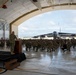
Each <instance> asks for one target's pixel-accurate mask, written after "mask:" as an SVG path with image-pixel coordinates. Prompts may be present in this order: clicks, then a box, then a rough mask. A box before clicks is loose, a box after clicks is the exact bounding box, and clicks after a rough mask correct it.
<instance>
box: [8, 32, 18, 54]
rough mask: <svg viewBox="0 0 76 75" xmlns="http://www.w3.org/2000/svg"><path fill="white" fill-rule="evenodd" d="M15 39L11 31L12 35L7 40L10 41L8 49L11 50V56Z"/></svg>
mask: <svg viewBox="0 0 76 75" xmlns="http://www.w3.org/2000/svg"><path fill="white" fill-rule="evenodd" d="M16 39H17V37H16V35H15V33H14V31H12V33H11V34H10V36H9V40H10V48H11V54H14V47H15V40H16Z"/></svg>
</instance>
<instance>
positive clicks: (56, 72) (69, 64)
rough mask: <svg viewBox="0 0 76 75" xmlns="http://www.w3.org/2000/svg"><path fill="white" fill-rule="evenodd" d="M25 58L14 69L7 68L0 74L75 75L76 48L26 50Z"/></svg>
mask: <svg viewBox="0 0 76 75" xmlns="http://www.w3.org/2000/svg"><path fill="white" fill-rule="evenodd" d="M23 52H24V53H25V55H26V58H27V59H26V60H24V61H23V62H21V64H20V66H19V67H17V68H15V69H14V70H8V71H7V72H5V73H3V74H2V75H11V74H12V75H76V49H73V48H71V51H70V52H68V51H65V52H62V51H61V49H60V48H58V49H57V50H56V51H55V52H46V51H43V52H40V51H38V52H34V51H28V52H26V51H25V50H24V48H23Z"/></svg>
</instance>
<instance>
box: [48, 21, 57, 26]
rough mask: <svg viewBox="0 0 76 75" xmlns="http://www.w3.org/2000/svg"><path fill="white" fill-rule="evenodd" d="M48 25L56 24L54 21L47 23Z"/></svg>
mask: <svg viewBox="0 0 76 75" xmlns="http://www.w3.org/2000/svg"><path fill="white" fill-rule="evenodd" d="M48 23H49V24H50V25H56V23H55V22H54V21H49V22H48Z"/></svg>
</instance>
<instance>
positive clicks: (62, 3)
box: [0, 0, 76, 25]
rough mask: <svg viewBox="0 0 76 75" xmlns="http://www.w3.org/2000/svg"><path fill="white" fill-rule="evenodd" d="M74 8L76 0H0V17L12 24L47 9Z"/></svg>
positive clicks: (16, 23) (75, 7)
mask: <svg viewBox="0 0 76 75" xmlns="http://www.w3.org/2000/svg"><path fill="white" fill-rule="evenodd" d="M60 9H76V0H0V19H4V20H6V21H7V22H8V23H10V24H13V25H19V24H21V23H22V22H24V21H25V20H27V19H29V18H31V17H33V16H35V15H37V14H40V13H44V12H47V11H51V10H60Z"/></svg>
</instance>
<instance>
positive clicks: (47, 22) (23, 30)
mask: <svg viewBox="0 0 76 75" xmlns="http://www.w3.org/2000/svg"><path fill="white" fill-rule="evenodd" d="M53 31H57V32H60V31H61V32H66V33H76V10H58V11H50V12H47V13H44V14H40V15H37V16H35V17H32V18H30V19H28V20H27V21H25V22H24V23H22V24H21V25H19V27H18V32H19V34H18V35H19V37H32V36H36V35H40V34H46V33H52V32H53Z"/></svg>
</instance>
